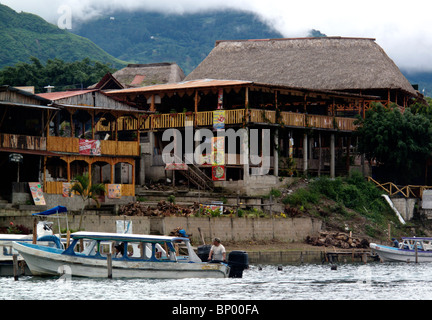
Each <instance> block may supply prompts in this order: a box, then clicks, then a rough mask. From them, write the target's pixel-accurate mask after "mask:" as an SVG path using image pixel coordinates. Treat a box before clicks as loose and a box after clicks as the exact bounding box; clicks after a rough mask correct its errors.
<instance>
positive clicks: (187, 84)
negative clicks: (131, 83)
mask: <svg viewBox="0 0 432 320" xmlns="http://www.w3.org/2000/svg"><path fill="white" fill-rule="evenodd" d="M251 83H252V82H251V81H244V80H214V79H202V80H191V81H183V82H177V83H167V84H157V85H154V86H147V87H141V88H130V89H123V90H115V91H110V92H107V94H109V95H118V94H127V93H145V92H153V91H168V90H181V89H197V88H211V87H224V86H227V87H228V86H238V85H245V84H251Z"/></svg>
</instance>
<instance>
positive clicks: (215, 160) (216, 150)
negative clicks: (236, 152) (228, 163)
mask: <svg viewBox="0 0 432 320" xmlns="http://www.w3.org/2000/svg"><path fill="white" fill-rule="evenodd" d="M212 165H213V166H222V165H225V137H213V138H212Z"/></svg>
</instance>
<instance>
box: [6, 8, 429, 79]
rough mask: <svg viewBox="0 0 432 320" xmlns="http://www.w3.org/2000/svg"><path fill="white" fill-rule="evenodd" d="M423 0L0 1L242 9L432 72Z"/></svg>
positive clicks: (90, 13)
mask: <svg viewBox="0 0 432 320" xmlns="http://www.w3.org/2000/svg"><path fill="white" fill-rule="evenodd" d="M428 2H429V1H427V0H411V1H410V2H409V3H407V2H406V1H401V0H393V1H389V0H378V1H377V0H363V1H361V2H358V1H347V0H332V1H323V0H303V1H297V0H296V1H292V0H288V1H287V0H157V1H154V0H111V1H107V0H38V1H34V0H1V3H3V4H6V5H8V6H10V7H12V8H13V9H15V10H17V11H21V10H22V11H26V12H32V13H36V14H38V15H40V16H42V17H43V18H45V19H47V20H48V21H50V22H53V23H56V21H57V19H59V17H60V14H59V13H58V12H57V10H58V8H60V7H61V6H62V5H66V6H69V7H70V8H71V9H72V14H73V19H76V20H81V19H90V18H94V17H95V16H98V15H100V14H109V13H113V12H115V11H116V10H129V11H134V10H151V11H159V12H165V13H176V14H185V13H195V12H200V11H207V10H217V9H237V10H247V11H249V12H254V13H256V14H257V15H258V16H259V17H260V18H261V19H262V20H263V21H265V22H267V23H268V24H270V25H271V26H273V27H274V28H275V29H276V30H278V31H279V32H281V33H282V34H283V36H284V37H303V36H306V35H307V34H308V32H309V31H310V30H311V29H317V30H320V31H321V32H323V33H325V34H327V35H328V36H345V37H367V38H375V39H376V40H377V43H378V44H379V45H380V46H381V47H383V48H384V50H385V51H386V52H387V54H388V55H389V56H390V57H391V58H392V59H393V60H394V61H395V62H396V64H397V65H398V66H399V67H400V68H401V69H407V70H411V71H420V70H427V71H432V28H430V26H429V25H430V19H429V16H428V12H429V10H427V8H428V6H429V5H428Z"/></svg>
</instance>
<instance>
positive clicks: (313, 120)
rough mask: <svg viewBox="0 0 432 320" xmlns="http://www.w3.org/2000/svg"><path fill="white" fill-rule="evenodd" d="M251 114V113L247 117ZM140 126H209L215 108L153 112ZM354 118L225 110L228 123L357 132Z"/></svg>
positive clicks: (131, 126) (128, 125) (126, 124)
mask: <svg viewBox="0 0 432 320" xmlns="http://www.w3.org/2000/svg"><path fill="white" fill-rule="evenodd" d="M246 115H247V116H246ZM138 121H139V129H140V130H143V131H146V130H158V129H166V128H181V127H184V126H186V125H191V124H193V125H195V126H197V127H207V126H212V125H213V111H202V112H196V113H195V112H189V113H188V112H185V113H166V114H153V115H147V116H145V117H141V118H139V120H138ZM138 121H137V120H135V119H130V121H129V122H122V123H121V128H122V129H123V128H128V129H129V130H136V126H137V125H138ZM355 121H356V119H354V118H343V117H332V116H322V115H312V114H304V113H296V112H285V111H280V112H277V111H273V110H260V109H234V110H225V124H226V125H242V124H246V123H253V124H273V125H281V126H287V127H298V128H315V129H325V130H340V131H354V130H355V129H356V126H355V124H354V122H355Z"/></svg>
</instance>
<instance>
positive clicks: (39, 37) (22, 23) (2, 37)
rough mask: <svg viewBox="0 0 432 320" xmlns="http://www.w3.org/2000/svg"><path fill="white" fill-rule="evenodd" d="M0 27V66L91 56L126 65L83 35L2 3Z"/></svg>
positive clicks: (78, 58)
mask: <svg viewBox="0 0 432 320" xmlns="http://www.w3.org/2000/svg"><path fill="white" fill-rule="evenodd" d="M0 30H1V32H0V69H1V68H4V67H6V66H12V65H15V64H16V63H18V62H29V61H30V60H29V58H30V57H31V56H34V57H36V58H38V59H39V60H40V61H42V62H45V61H47V60H48V59H54V58H58V59H62V60H64V61H77V60H82V59H84V58H90V59H91V60H96V61H99V62H102V63H108V64H110V65H112V66H115V67H121V66H122V65H124V64H125V62H122V61H120V60H118V59H116V58H114V57H113V56H111V55H109V54H108V53H106V52H105V51H103V50H102V49H101V48H99V47H98V46H97V45H95V44H94V43H93V42H92V41H90V40H88V39H86V38H83V37H80V36H77V35H75V34H73V33H70V32H68V31H65V30H61V29H59V28H58V27H57V26H56V25H53V24H50V23H48V22H46V21H45V20H44V19H42V18H41V17H39V16H37V15H34V14H29V13H24V12H21V13H17V12H15V11H14V10H12V9H10V8H9V7H7V6H5V5H1V4H0Z"/></svg>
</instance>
